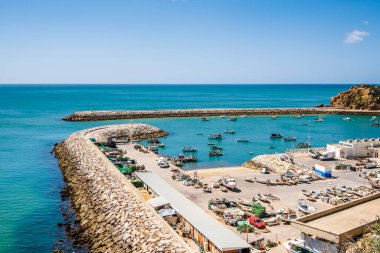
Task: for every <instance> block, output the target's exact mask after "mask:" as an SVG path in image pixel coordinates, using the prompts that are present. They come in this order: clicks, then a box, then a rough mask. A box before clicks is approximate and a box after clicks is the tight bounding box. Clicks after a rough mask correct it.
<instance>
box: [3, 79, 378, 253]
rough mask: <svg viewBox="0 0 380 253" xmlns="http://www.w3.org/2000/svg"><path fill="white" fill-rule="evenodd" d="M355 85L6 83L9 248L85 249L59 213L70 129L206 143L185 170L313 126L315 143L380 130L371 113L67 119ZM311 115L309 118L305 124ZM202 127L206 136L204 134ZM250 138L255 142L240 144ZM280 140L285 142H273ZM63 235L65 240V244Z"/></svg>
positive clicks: (265, 103)
mask: <svg viewBox="0 0 380 253" xmlns="http://www.w3.org/2000/svg"><path fill="white" fill-rule="evenodd" d="M348 88H349V86H347V85H229V86H228V85H205V86H198V85H185V86H172V85H170V86H169V85H159V86H132V85H130V86H127V85H125V86H118V85H108V86H106V85H102V86H99V85H88V86H64V85H58V86H46V85H33V86H25V85H16V86H15V85H2V86H0V140H1V148H0V252H51V251H52V250H53V249H54V248H56V247H61V248H64V249H65V250H68V251H76V249H75V248H73V246H72V245H71V244H70V241H69V240H67V238H66V237H65V232H64V229H63V228H62V227H58V226H57V223H58V222H63V218H62V215H61V211H60V208H62V201H61V199H60V194H59V191H60V190H61V189H62V187H63V186H64V183H63V179H62V175H61V173H60V170H59V168H58V167H57V161H56V160H55V158H54V157H53V155H52V154H51V153H50V151H51V149H52V147H53V145H54V144H55V143H57V142H60V141H62V140H63V139H64V138H65V137H67V136H68V135H69V134H71V133H73V132H75V131H77V130H80V129H85V128H89V127H94V126H98V125H104V124H118V123H126V122H143V123H149V124H153V125H155V126H158V127H160V128H162V129H164V130H166V131H168V132H169V133H170V135H169V136H168V137H167V138H165V139H163V142H164V143H165V144H166V148H164V149H162V152H163V153H167V154H170V155H176V154H178V153H180V152H181V149H182V147H183V146H194V147H196V148H198V152H197V156H198V158H199V162H198V163H197V164H193V165H189V166H187V167H186V169H204V168H210V167H216V166H231V165H240V164H241V163H243V162H244V161H246V160H249V159H250V158H251V157H252V155H251V154H250V153H251V152H253V154H254V155H257V154H262V153H273V152H282V151H284V150H286V149H288V148H291V147H292V143H285V142H284V141H283V140H271V139H270V138H269V135H270V134H271V133H274V132H280V133H282V134H284V135H295V136H297V138H298V141H300V142H302V141H306V140H307V138H308V133H309V132H310V136H311V142H312V144H313V146H323V145H325V144H326V143H328V142H335V141H338V140H340V139H347V138H361V137H363V138H364V137H378V136H379V135H380V134H379V128H375V127H370V126H369V117H365V116H355V117H354V116H353V117H352V120H351V121H348V122H347V121H343V120H342V117H341V116H326V120H325V122H322V123H316V122H314V121H313V120H314V118H315V117H314V116H307V117H304V118H302V119H294V118H292V117H291V116H288V117H285V116H283V117H279V118H278V119H277V120H271V119H270V118H269V117H247V118H238V120H237V121H236V122H231V121H227V120H226V119H223V118H219V117H215V118H210V121H209V122H203V121H201V120H200V119H198V118H183V119H144V120H118V121H99V122H65V121H62V120H61V118H62V117H63V116H65V115H67V114H70V113H72V112H75V111H79V110H101V109H103V110H106V109H173V108H222V107H236V108H242V107H261V108H263V107H309V106H311V107H312V106H315V105H316V104H321V103H328V102H329V99H330V97H331V96H334V95H335V94H337V93H338V92H340V91H343V90H346V89H348ZM305 122H310V124H309V125H310V127H309V126H304V125H303V123H305ZM225 129H234V130H236V134H235V135H224V139H223V140H221V141H219V142H217V143H218V145H221V146H223V147H224V150H223V152H224V153H225V155H224V156H223V157H215V158H209V157H208V146H207V142H209V140H208V139H207V135H208V134H213V133H218V132H220V133H222V132H223V131H224V130H225ZM200 133H202V134H203V135H197V134H200ZM238 137H246V138H249V139H250V140H251V142H250V143H237V142H236V140H235V139H236V138H238ZM269 146H275V147H276V149H274V150H273V149H269ZM60 240H63V242H64V246H62V245H60V243H61V242H62V241H60Z"/></svg>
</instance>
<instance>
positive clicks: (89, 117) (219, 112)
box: [63, 107, 380, 121]
mask: <svg viewBox="0 0 380 253" xmlns="http://www.w3.org/2000/svg"><path fill="white" fill-rule="evenodd" d="M299 114H304V115H317V114H340V115H379V114H380V110H355V109H343V108H334V107H318V108H224V109H178V110H129V111H80V112H76V113H73V114H71V115H68V116H66V117H64V118H63V120H67V121H97V120H117V119H141V118H174V117H208V116H241V115H247V116H258V115H299Z"/></svg>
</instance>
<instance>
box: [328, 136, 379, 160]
mask: <svg viewBox="0 0 380 253" xmlns="http://www.w3.org/2000/svg"><path fill="white" fill-rule="evenodd" d="M326 149H327V151H334V152H335V157H341V158H355V157H372V158H378V157H380V155H379V154H380V138H376V139H375V138H372V139H356V140H346V141H340V142H339V143H338V144H327V147H326Z"/></svg>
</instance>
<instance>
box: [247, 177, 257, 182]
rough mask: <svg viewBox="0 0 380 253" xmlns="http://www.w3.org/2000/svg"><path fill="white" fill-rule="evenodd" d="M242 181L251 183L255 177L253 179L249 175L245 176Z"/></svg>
mask: <svg viewBox="0 0 380 253" xmlns="http://www.w3.org/2000/svg"><path fill="white" fill-rule="evenodd" d="M244 181H247V182H250V183H253V182H255V179H254V178H251V177H246V178H245V179H244Z"/></svg>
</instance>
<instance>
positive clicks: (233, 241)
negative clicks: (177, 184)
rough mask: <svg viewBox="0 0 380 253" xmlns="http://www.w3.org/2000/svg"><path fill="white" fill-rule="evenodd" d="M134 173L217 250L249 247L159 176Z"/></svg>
mask: <svg viewBox="0 0 380 253" xmlns="http://www.w3.org/2000/svg"><path fill="white" fill-rule="evenodd" d="M136 175H137V176H138V177H139V178H140V179H141V180H142V181H143V182H144V183H145V184H146V185H148V186H149V187H150V188H151V189H152V190H153V191H154V192H155V193H156V194H158V195H159V196H160V197H164V198H166V199H167V200H168V201H169V203H170V206H171V207H172V208H173V209H175V210H176V211H177V212H178V213H179V214H180V215H181V216H182V217H183V218H184V219H186V221H187V222H189V223H190V224H191V225H192V226H193V227H194V228H196V229H197V230H198V231H199V232H200V233H201V234H203V235H204V236H205V237H206V238H207V239H208V240H209V241H211V242H212V243H213V244H214V245H215V246H216V247H217V248H218V249H219V250H223V251H225V250H235V249H247V248H251V245H249V244H248V243H247V242H246V241H244V240H243V239H242V238H240V237H239V236H238V235H237V234H235V233H234V232H232V231H231V230H229V229H228V228H226V227H225V226H224V225H223V224H221V223H219V222H218V221H217V220H216V219H215V218H213V217H212V216H210V215H209V214H208V213H206V212H205V211H204V210H203V209H202V208H200V207H199V206H198V205H196V204H195V203H193V202H192V201H191V200H189V199H188V198H186V197H185V196H184V195H183V194H181V193H180V192H178V191H177V190H176V189H175V188H173V187H172V186H171V185H169V184H168V183H167V182H166V181H164V180H163V179H162V178H161V177H160V176H158V175H156V174H154V173H151V172H137V173H136Z"/></svg>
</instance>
